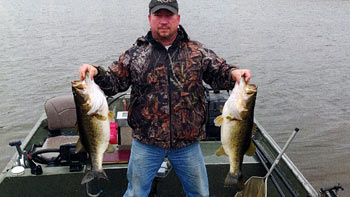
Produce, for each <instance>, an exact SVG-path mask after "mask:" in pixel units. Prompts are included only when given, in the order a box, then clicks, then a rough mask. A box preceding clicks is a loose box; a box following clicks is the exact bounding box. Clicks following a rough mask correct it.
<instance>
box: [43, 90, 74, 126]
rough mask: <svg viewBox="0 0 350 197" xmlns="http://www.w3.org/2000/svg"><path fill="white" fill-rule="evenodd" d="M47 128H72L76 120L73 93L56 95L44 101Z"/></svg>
mask: <svg viewBox="0 0 350 197" xmlns="http://www.w3.org/2000/svg"><path fill="white" fill-rule="evenodd" d="M45 112H46V116H47V123H48V128H49V130H60V129H64V128H74V126H75V123H76V121H77V117H76V109H75V103H74V97H73V95H64V96H57V97H53V98H51V99H48V100H47V101H46V102H45Z"/></svg>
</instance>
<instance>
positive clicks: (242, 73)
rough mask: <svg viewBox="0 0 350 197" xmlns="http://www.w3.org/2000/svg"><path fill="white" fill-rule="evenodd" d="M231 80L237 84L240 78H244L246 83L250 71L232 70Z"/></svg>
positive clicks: (248, 79)
mask: <svg viewBox="0 0 350 197" xmlns="http://www.w3.org/2000/svg"><path fill="white" fill-rule="evenodd" d="M231 76H232V79H233V80H235V81H236V82H237V83H238V84H239V83H240V82H241V77H244V78H245V81H246V82H247V83H248V82H249V81H250V76H251V74H250V70H248V69H234V70H233V71H231Z"/></svg>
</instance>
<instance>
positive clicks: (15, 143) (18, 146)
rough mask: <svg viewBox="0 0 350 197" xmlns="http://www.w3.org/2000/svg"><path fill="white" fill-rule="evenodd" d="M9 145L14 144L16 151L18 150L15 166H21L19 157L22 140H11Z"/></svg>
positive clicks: (20, 155) (21, 154)
mask: <svg viewBox="0 0 350 197" xmlns="http://www.w3.org/2000/svg"><path fill="white" fill-rule="evenodd" d="M9 145H10V146H16V149H17V152H18V157H17V162H16V165H17V166H22V164H21V159H23V158H22V157H23V151H22V149H21V145H22V141H21V140H18V141H13V142H10V143H9Z"/></svg>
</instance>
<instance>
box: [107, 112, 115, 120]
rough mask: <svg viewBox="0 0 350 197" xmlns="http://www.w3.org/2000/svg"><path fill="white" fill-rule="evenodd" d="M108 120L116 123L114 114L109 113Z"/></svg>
mask: <svg viewBox="0 0 350 197" xmlns="http://www.w3.org/2000/svg"><path fill="white" fill-rule="evenodd" d="M108 120H109V121H112V122H114V112H112V111H110V112H108Z"/></svg>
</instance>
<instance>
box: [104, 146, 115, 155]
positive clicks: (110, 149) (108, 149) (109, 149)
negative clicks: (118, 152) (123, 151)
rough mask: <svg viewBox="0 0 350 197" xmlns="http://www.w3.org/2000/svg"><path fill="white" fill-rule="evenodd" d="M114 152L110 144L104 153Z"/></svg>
mask: <svg viewBox="0 0 350 197" xmlns="http://www.w3.org/2000/svg"><path fill="white" fill-rule="evenodd" d="M114 151H115V148H114V146H113V145H112V144H108V147H107V149H106V152H107V153H114Z"/></svg>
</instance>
